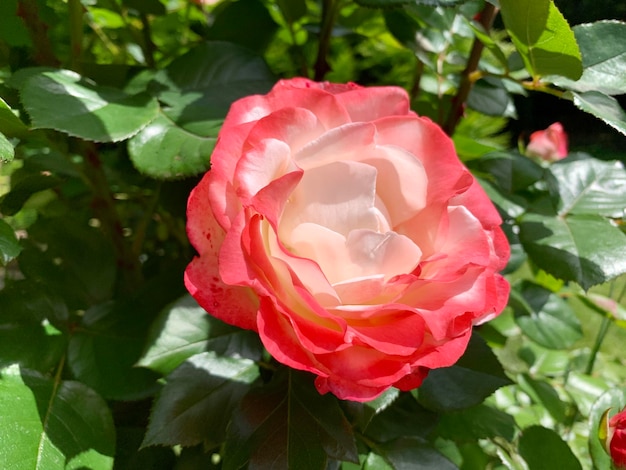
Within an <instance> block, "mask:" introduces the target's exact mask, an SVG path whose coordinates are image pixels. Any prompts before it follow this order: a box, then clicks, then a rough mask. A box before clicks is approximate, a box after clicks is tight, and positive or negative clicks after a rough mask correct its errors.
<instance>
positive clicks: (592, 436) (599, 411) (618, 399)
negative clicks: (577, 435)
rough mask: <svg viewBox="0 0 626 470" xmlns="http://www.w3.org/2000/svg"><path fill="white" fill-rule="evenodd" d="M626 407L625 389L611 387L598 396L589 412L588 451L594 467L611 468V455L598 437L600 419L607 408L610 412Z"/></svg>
mask: <svg viewBox="0 0 626 470" xmlns="http://www.w3.org/2000/svg"><path fill="white" fill-rule="evenodd" d="M624 407H626V391H625V390H624V389H620V388H612V389H610V390H608V391H607V392H605V393H603V394H602V395H600V396H599V397H598V399H597V400H596V401H595V402H594V404H593V406H592V407H591V412H590V413H589V427H588V428H589V453H590V454H591V459H592V461H593V463H594V467H595V468H611V457H610V456H609V454H608V453H607V452H606V449H605V448H604V445H603V444H602V443H601V442H600V440H599V439H598V431H599V427H600V419H601V417H602V415H603V414H604V412H605V411H606V410H608V409H609V408H611V409H612V413H611V415H612V414H614V413H616V412H618V411H620V410H623V409H624Z"/></svg>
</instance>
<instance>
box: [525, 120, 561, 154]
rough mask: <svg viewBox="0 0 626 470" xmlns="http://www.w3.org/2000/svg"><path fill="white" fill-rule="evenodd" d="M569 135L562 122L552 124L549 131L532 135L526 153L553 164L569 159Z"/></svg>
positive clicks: (536, 132) (545, 130)
mask: <svg viewBox="0 0 626 470" xmlns="http://www.w3.org/2000/svg"><path fill="white" fill-rule="evenodd" d="M567 152H568V149H567V134H566V133H565V131H564V130H563V126H562V125H561V123H560V122H555V123H554V124H551V125H550V126H549V127H548V128H547V129H544V130H542V131H535V132H533V133H532V134H530V142H529V143H528V147H526V153H527V154H528V155H530V156H532V157H539V158H541V159H542V160H546V161H548V162H553V161H556V160H561V159H563V158H565V157H567Z"/></svg>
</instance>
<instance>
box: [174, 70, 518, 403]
mask: <svg viewBox="0 0 626 470" xmlns="http://www.w3.org/2000/svg"><path fill="white" fill-rule="evenodd" d="M211 165H212V167H211V170H210V171H209V172H208V173H207V174H206V175H205V176H204V178H203V179H202V180H201V181H200V183H199V184H198V186H197V187H196V188H194V190H193V191H192V193H191V195H190V197H189V202H188V207H187V216H188V222H187V233H188V235H189V239H190V241H191V243H192V244H193V246H194V247H195V248H196V250H197V251H198V256H197V257H196V258H195V259H194V260H193V261H192V262H191V263H190V264H189V266H188V267H187V270H186V271H185V284H186V286H187V289H188V290H189V292H190V293H191V294H192V295H193V297H194V298H195V299H196V300H197V301H198V303H199V304H200V305H201V306H202V307H204V308H205V309H206V310H207V311H208V312H210V313H211V314H212V315H214V316H215V317H217V318H219V319H221V320H223V321H225V322H227V323H230V324H233V325H236V326H239V327H241V328H247V329H250V330H255V331H257V332H258V333H259V336H260V338H261V341H262V342H263V344H264V346H265V348H266V349H267V350H268V351H269V353H270V354H271V355H272V356H273V357H274V358H275V359H276V360H277V361H279V362H281V363H283V364H285V365H287V366H289V367H292V368H294V369H299V370H304V371H309V372H311V373H313V374H315V375H316V376H317V378H316V381H315V384H316V386H317V388H318V390H319V391H320V393H326V392H331V393H333V394H335V395H336V396H337V397H339V398H341V399H346V400H357V401H366V400H372V399H374V398H376V397H377V396H379V395H380V394H381V393H383V392H384V391H385V390H387V389H388V388H390V387H392V386H394V387H397V388H399V389H401V390H411V389H413V388H416V387H418V386H419V385H420V384H421V383H422V380H423V379H424V378H425V377H426V375H427V373H428V371H429V370H430V369H433V368H438V367H447V366H450V365H452V364H454V363H455V362H456V361H457V360H458V359H459V358H460V357H461V355H462V354H463V352H464V351H465V349H466V347H467V344H468V341H469V339H470V336H471V334H472V327H473V325H477V324H480V323H483V322H485V321H487V320H489V319H491V318H493V317H495V316H496V315H498V314H499V313H500V312H501V311H502V309H503V308H504V307H505V305H506V302H507V298H508V295H509V284H508V283H507V281H506V280H505V279H504V278H503V277H502V276H501V275H500V274H499V273H498V272H499V271H500V270H502V269H503V268H504V267H505V265H506V263H507V260H508V259H509V245H508V242H507V239H506V237H505V235H504V233H503V231H502V229H501V228H500V224H501V223H502V221H501V219H500V216H499V215H498V212H497V210H496V209H495V207H494V206H493V204H492V203H491V201H490V200H489V198H488V197H487V195H486V194H485V192H484V191H483V190H482V189H481V187H480V185H479V184H478V182H477V181H476V180H475V179H474V177H473V176H472V175H471V174H470V172H469V171H468V170H467V169H466V168H465V167H464V166H463V164H462V163H461V162H460V160H459V159H458V157H457V155H456V153H455V150H454V145H453V143H452V141H451V140H450V138H449V137H448V136H447V135H446V134H445V133H444V132H443V131H442V130H441V129H440V128H439V127H438V126H437V125H436V124H434V123H433V122H432V121H430V120H429V119H427V118H423V117H419V116H417V115H416V114H415V113H413V112H412V111H411V110H410V109H409V97H408V95H407V93H406V92H405V91H404V90H403V89H401V88H397V87H372V88H363V87H361V86H359V85H356V84H354V83H349V84H332V83H316V82H313V81H310V80H308V79H303V78H296V79H291V80H283V81H280V82H278V83H277V84H276V85H275V86H274V88H273V89H272V90H271V91H270V92H269V93H268V94H267V95H264V96H260V95H255V96H249V97H246V98H243V99H240V100H239V101H236V102H235V103H233V105H232V106H231V109H230V111H229V113H228V115H227V116H226V120H225V121H224V125H223V126H222V129H221V131H220V134H219V138H218V141H217V145H216V146H215V150H214V152H213V155H212V157H211Z"/></svg>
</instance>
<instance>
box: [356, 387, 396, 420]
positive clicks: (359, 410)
mask: <svg viewBox="0 0 626 470" xmlns="http://www.w3.org/2000/svg"><path fill="white" fill-rule="evenodd" d="M399 396H400V391H399V390H398V389H397V388H390V389H388V390H386V391H385V392H383V394H382V395H380V396H379V397H378V398H376V399H374V400H371V401H368V402H365V403H359V402H353V401H347V402H346V403H345V406H346V408H347V409H348V411H349V413H350V414H351V415H353V416H354V418H353V421H355V422H356V423H357V424H358V426H359V427H360V428H361V429H366V428H367V427H368V425H369V424H370V421H371V420H372V418H373V417H374V416H376V415H378V414H379V413H381V412H383V411H384V410H385V409H387V408H388V407H389V406H391V405H392V404H393V403H394V402H395V401H396V400H397V398H398V397H399Z"/></svg>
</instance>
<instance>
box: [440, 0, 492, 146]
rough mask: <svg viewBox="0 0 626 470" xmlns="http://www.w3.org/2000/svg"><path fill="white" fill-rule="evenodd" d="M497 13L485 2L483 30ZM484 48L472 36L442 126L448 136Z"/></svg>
mask: <svg viewBox="0 0 626 470" xmlns="http://www.w3.org/2000/svg"><path fill="white" fill-rule="evenodd" d="M497 13H498V9H497V8H496V7H495V6H493V5H492V4H491V3H489V2H485V7H484V8H483V10H482V12H481V13H480V24H481V25H482V26H483V27H484V28H485V30H489V29H490V28H491V25H492V24H493V20H494V19H495V17H496V14H497ZM484 48H485V45H484V44H483V43H482V42H481V41H480V39H478V38H474V43H473V44H472V49H471V52H470V56H469V59H468V60H467V65H466V67H465V70H464V71H463V73H462V74H461V84H460V85H459V89H458V91H457V93H456V96H455V97H454V98H453V99H452V107H451V108H450V111H449V114H448V120H447V122H446V123H445V125H444V126H443V129H444V131H446V133H447V134H448V135H450V136H451V135H452V134H454V130H455V129H456V126H457V124H458V123H459V120H460V119H461V116H462V115H463V108H464V106H465V102H466V101H467V97H468V96H469V93H470V91H471V89H472V85H473V84H474V82H473V81H472V78H471V77H472V74H473V73H474V72H475V71H476V69H477V68H478V63H479V61H480V56H481V55H482V52H483V49H484Z"/></svg>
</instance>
